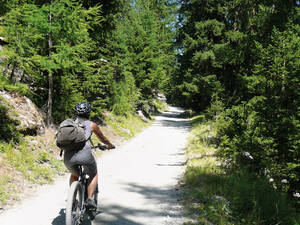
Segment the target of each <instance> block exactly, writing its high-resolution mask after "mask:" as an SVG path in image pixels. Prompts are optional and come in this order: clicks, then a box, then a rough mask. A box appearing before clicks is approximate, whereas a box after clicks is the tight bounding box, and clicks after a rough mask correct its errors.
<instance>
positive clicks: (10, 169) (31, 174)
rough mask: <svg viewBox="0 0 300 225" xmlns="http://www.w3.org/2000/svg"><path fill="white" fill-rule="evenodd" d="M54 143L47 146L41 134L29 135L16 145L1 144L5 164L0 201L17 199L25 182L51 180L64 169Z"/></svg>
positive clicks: (2, 168) (2, 169)
mask: <svg viewBox="0 0 300 225" xmlns="http://www.w3.org/2000/svg"><path fill="white" fill-rule="evenodd" d="M53 144H54V142H53ZM53 144H52V145H49V144H48V143H47V142H45V140H44V138H43V137H39V140H37V137H28V136H27V137H26V138H22V139H21V140H20V142H19V143H18V144H16V143H1V145H0V157H1V161H2V162H5V165H4V166H1V167H0V174H1V180H0V181H1V182H0V203H2V204H5V203H6V202H7V201H9V200H11V199H14V198H16V196H17V194H18V193H19V192H21V191H22V186H23V184H24V183H31V184H46V183H51V182H53V181H54V178H55V177H57V175H58V174H63V173H64V172H65V171H66V169H65V167H64V165H63V163H62V161H61V159H59V158H58V157H57V155H58V152H57V151H58V150H57V149H55V146H54V145H53ZM12 189H13V190H12Z"/></svg>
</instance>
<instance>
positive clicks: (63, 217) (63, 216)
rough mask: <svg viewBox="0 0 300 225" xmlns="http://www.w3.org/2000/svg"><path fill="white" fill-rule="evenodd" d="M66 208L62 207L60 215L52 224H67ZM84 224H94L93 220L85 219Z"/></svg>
mask: <svg viewBox="0 0 300 225" xmlns="http://www.w3.org/2000/svg"><path fill="white" fill-rule="evenodd" d="M65 211H66V209H60V211H59V215H58V216H57V217H55V218H54V220H53V221H52V223H51V225H65V224H66V222H65V221H66V213H65ZM82 225H92V223H91V221H89V220H87V219H86V220H85V221H84V222H83V224H82Z"/></svg>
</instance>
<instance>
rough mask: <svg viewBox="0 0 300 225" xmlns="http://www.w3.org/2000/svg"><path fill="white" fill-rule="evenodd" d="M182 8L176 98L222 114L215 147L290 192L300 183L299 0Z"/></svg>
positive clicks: (232, 162) (216, 1)
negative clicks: (244, 156)
mask: <svg viewBox="0 0 300 225" xmlns="http://www.w3.org/2000/svg"><path fill="white" fill-rule="evenodd" d="M179 12H180V16H181V17H180V21H179V24H178V25H179V29H178V30H179V32H178V36H177V44H178V46H179V48H180V51H179V53H180V54H179V56H178V60H179V67H178V70H177V73H175V74H174V76H173V78H172V79H171V80H170V81H171V83H172V84H173V88H171V89H170V94H171V95H172V99H175V100H177V102H179V103H180V104H181V105H183V106H186V107H189V108H192V109H194V110H196V111H200V110H207V112H208V117H209V118H211V119H214V120H216V121H217V125H218V130H217V133H218V134H217V143H218V144H219V145H218V155H219V156H220V157H221V158H222V159H223V160H226V162H227V164H228V165H227V166H228V167H230V168H232V169H234V170H236V171H238V170H240V168H241V166H242V165H246V167H247V168H248V170H249V171H250V172H251V173H255V174H256V175H257V176H258V177H261V176H266V175H268V176H270V177H271V178H272V179H274V185H275V186H276V188H277V190H280V191H283V192H288V193H289V196H290V197H291V198H293V193H296V192H299V190H300V186H299V184H300V177H299V174H300V173H299V172H300V167H299V165H300V161H299V154H300V151H299V139H300V137H299V134H300V132H299V128H300V126H299V124H300V121H299V119H300V117H299V104H300V102H299V96H300V95H299V93H300V89H299V87H300V80H299V68H300V67H299V58H300V57H299V49H300V48H299V47H300V46H299V2H298V1H283V0H278V1H273V2H270V1H260V2H256V1H241V0H234V1H221V0H209V1H200V0H199V1H197V0H196V1H181V7H180V10H179ZM245 152H248V153H250V154H251V155H252V157H253V158H254V160H253V161H252V162H248V161H245V160H244V159H243V157H242V155H243V154H244V153H245ZM282 181H284V182H282Z"/></svg>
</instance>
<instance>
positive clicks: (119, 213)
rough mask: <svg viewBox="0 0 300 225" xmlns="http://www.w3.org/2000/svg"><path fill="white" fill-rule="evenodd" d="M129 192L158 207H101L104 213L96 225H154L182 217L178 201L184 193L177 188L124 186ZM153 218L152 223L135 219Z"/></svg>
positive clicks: (97, 219) (133, 184) (95, 221)
mask: <svg viewBox="0 0 300 225" xmlns="http://www.w3.org/2000/svg"><path fill="white" fill-rule="evenodd" d="M123 185H124V186H125V188H127V190H128V192H134V193H138V194H140V195H142V196H143V198H144V199H145V200H146V201H149V202H151V204H153V202H154V203H155V205H156V206H157V207H156V208H155V209H152V210H149V209H147V207H146V209H143V206H141V207H140V208H139V209H137V208H130V206H127V207H123V206H120V205H106V206H103V207H101V211H102V213H101V214H99V215H98V216H97V217H96V219H95V220H94V222H93V224H94V225H104V224H105V225H142V224H143V225H144V224H153V221H156V218H165V220H168V219H170V217H171V218H172V219H174V218H180V217H182V212H181V211H180V208H179V207H178V205H179V204H178V199H181V196H182V193H180V192H179V191H177V190H176V188H175V187H169V188H164V189H162V188H156V187H149V186H142V185H138V184H135V183H128V184H123ZM135 217H137V218H151V221H146V222H145V223H138V222H135V221H134V219H133V218H135Z"/></svg>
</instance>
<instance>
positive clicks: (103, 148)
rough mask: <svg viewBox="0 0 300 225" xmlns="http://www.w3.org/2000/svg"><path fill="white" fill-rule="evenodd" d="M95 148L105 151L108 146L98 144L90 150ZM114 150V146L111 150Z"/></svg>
mask: <svg viewBox="0 0 300 225" xmlns="http://www.w3.org/2000/svg"><path fill="white" fill-rule="evenodd" d="M96 148H99V149H100V150H102V151H105V150H107V149H108V146H107V145H106V144H103V143H99V144H98V145H96V146H93V147H92V149H96ZM114 148H116V147H115V146H114V147H113V148H112V149H114Z"/></svg>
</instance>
